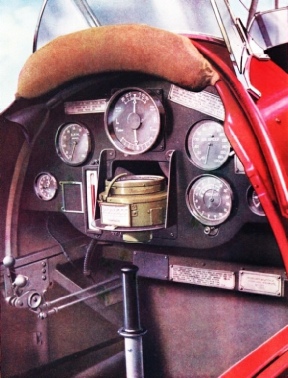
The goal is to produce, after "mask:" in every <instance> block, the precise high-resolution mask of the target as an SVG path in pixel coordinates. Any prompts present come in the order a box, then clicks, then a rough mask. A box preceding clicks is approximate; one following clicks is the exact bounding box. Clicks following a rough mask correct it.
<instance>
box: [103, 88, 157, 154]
mask: <svg viewBox="0 0 288 378" xmlns="http://www.w3.org/2000/svg"><path fill="white" fill-rule="evenodd" d="M129 92H141V93H142V94H144V95H145V96H148V98H149V100H150V101H151V102H152V104H153V105H154V107H155V109H156V110H157V112H156V113H155V114H156V115H157V124H155V125H154V126H156V127H157V129H156V132H155V133H154V134H153V136H152V139H151V141H149V143H147V145H146V146H145V147H144V148H142V149H141V150H137V149H132V148H129V147H127V146H125V145H124V144H123V143H122V142H121V141H120V140H119V139H118V137H117V136H116V133H115V130H114V120H113V111H114V110H115V108H114V106H115V105H116V104H117V102H118V101H119V99H120V98H121V97H122V96H124V95H125V94H128V93H129ZM159 103H160V100H159V99H155V98H154V96H152V95H151V94H150V93H149V92H148V90H147V89H142V88H139V87H128V88H122V89H120V90H118V91H116V92H115V93H114V94H113V96H112V97H111V98H110V100H109V102H108V104H107V108H106V111H105V114H104V125H105V131H106V134H107V136H108V138H109V140H110V142H111V143H112V144H113V145H114V147H116V149H117V150H118V151H121V152H123V153H124V154H126V155H141V154H143V153H145V152H146V151H148V150H150V149H151V148H152V147H153V146H154V145H155V143H156V141H157V139H158V138H159V135H160V133H161V123H162V116H161V113H162V112H163V110H162V104H159ZM146 127H147V126H146ZM130 144H132V143H130ZM142 145H143V144H142Z"/></svg>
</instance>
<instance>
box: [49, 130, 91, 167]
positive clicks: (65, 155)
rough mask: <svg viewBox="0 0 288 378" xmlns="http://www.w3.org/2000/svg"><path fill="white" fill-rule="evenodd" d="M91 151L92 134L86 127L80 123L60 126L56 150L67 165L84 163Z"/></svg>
mask: <svg viewBox="0 0 288 378" xmlns="http://www.w3.org/2000/svg"><path fill="white" fill-rule="evenodd" d="M90 149H91V139H90V133H89V131H88V129H87V128H86V127H85V126H83V125H80V124H79V123H67V124H65V125H62V126H60V128H59V129H58V132H57V135H56V150H57V153H58V155H59V156H60V158H61V159H62V160H63V161H64V162H65V163H66V164H69V165H80V164H82V163H84V161H85V160H86V159H87V157H88V154H89V152H90Z"/></svg>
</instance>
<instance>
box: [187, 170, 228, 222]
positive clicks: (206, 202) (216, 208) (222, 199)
mask: <svg viewBox="0 0 288 378" xmlns="http://www.w3.org/2000/svg"><path fill="white" fill-rule="evenodd" d="M232 197H233V194H232V189H231V187H230V185H229V184H228V183H227V182H226V181H225V180H223V179H221V178H219V177H216V176H212V175H203V176H200V177H198V178H196V179H195V180H193V181H192V182H191V183H190V185H189V187H188V189H187V193H186V202H187V205H188V208H189V210H190V211H191V213H192V215H193V216H194V217H195V218H196V219H197V220H198V221H199V222H201V223H202V224H205V225H207V226H216V225H219V224H221V223H223V222H224V221H225V220H226V219H227V218H228V217H229V215H230V213H231V210H232V199H233V198H232Z"/></svg>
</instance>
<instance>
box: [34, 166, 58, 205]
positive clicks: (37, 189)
mask: <svg viewBox="0 0 288 378" xmlns="http://www.w3.org/2000/svg"><path fill="white" fill-rule="evenodd" d="M44 176H49V177H50V179H51V180H52V181H53V182H54V188H53V192H52V194H51V195H50V196H49V198H47V197H44V196H43V195H42V194H41V191H40V188H39V182H40V179H41V178H42V177H44ZM57 191H58V181H57V179H56V177H55V176H53V175H52V174H51V173H49V172H40V173H38V175H37V176H36V177H35V179H34V192H35V194H36V196H37V197H38V198H39V199H41V200H42V201H51V200H52V199H53V198H55V196H56V194H57Z"/></svg>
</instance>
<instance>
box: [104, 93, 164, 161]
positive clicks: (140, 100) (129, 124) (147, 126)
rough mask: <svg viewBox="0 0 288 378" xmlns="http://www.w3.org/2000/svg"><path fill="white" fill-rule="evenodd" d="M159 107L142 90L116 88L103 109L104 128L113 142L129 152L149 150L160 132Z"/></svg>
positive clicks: (130, 153) (134, 153)
mask: <svg viewBox="0 0 288 378" xmlns="http://www.w3.org/2000/svg"><path fill="white" fill-rule="evenodd" d="M160 127H161V121H160V113H159V109H158V107H157V105H156V103H155V101H154V100H153V98H152V97H151V96H150V95H149V94H148V93H147V92H145V91H144V90H142V89H139V88H130V89H125V90H120V91H118V92H116V93H115V95H114V96H113V97H112V98H111V100H110V102H109V104H108V106H107V110H106V113H105V128H106V132H107V135H108V137H109V139H110V140H111V142H112V143H113V144H114V146H115V147H116V148H117V149H118V150H120V151H122V152H124V153H126V154H129V155H137V154H141V153H143V152H145V151H147V150H149V149H150V148H151V147H152V146H153V144H154V143H155V141H156V139H157V137H158V135H159V133H160Z"/></svg>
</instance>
